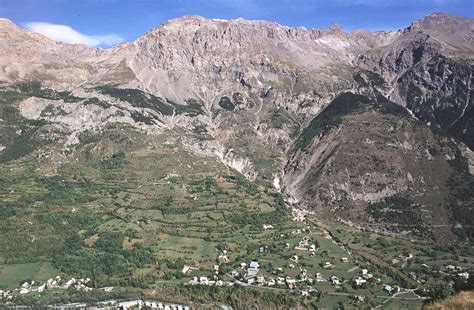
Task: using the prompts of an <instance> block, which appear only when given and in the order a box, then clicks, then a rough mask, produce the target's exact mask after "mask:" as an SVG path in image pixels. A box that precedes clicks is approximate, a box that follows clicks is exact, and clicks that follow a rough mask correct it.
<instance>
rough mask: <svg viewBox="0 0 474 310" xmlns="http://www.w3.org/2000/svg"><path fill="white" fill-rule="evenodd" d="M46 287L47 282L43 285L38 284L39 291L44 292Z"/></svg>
mask: <svg viewBox="0 0 474 310" xmlns="http://www.w3.org/2000/svg"><path fill="white" fill-rule="evenodd" d="M45 288H46V283H45V284H43V285H41V286H38V293H42V292H43V291H44V289H45Z"/></svg>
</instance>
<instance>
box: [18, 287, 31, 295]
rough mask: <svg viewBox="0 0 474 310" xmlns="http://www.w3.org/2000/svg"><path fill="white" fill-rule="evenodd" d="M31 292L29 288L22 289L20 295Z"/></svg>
mask: <svg viewBox="0 0 474 310" xmlns="http://www.w3.org/2000/svg"><path fill="white" fill-rule="evenodd" d="M29 292H30V289H29V288H26V287H22V288H21V289H20V294H28V293H29Z"/></svg>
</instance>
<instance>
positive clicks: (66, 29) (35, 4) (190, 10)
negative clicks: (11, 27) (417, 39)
mask: <svg viewBox="0 0 474 310" xmlns="http://www.w3.org/2000/svg"><path fill="white" fill-rule="evenodd" d="M432 12H444V13H450V14H455V15H460V16H465V17H471V18H474V0H332V1H331V0H326V1H323V0H128V1H126V0H0V17H3V18H8V19H10V20H12V21H13V22H14V23H16V24H17V25H19V26H21V27H23V28H26V29H30V30H32V31H36V32H40V33H42V34H44V35H46V36H48V37H50V38H52V39H55V40H58V41H63V42H66V43H82V44H87V45H89V46H98V47H109V46H113V45H116V44H118V43H119V42H121V41H133V40H135V39H136V38H138V37H139V36H140V35H142V34H143V33H145V32H146V31H148V30H150V29H152V28H154V27H156V26H158V25H159V24H161V23H163V22H165V21H167V20H169V19H173V18H178V17H181V16H184V15H201V16H204V17H207V18H221V19H234V18H238V17H243V18H246V19H263V20H268V21H275V22H278V23H280V24H282V25H286V26H291V27H299V26H304V27H306V28H327V27H329V26H330V25H331V24H332V23H338V24H339V25H341V26H342V27H343V28H344V29H346V30H349V31H352V30H355V29H360V28H365V29H368V30H397V29H400V28H404V27H407V26H409V25H410V23H411V22H412V21H414V20H417V19H420V18H422V17H423V16H426V15H428V14H429V13H432Z"/></svg>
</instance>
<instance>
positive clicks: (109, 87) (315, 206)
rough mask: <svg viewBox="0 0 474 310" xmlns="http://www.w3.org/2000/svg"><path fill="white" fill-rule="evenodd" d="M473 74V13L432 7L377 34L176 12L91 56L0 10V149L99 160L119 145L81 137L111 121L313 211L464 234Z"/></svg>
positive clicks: (395, 230)
mask: <svg viewBox="0 0 474 310" xmlns="http://www.w3.org/2000/svg"><path fill="white" fill-rule="evenodd" d="M473 68H474V21H473V20H472V19H469V18H463V17H457V16H451V15H446V14H442V13H433V14H431V15H429V16H426V17H425V18H423V19H421V20H419V21H416V22H413V23H412V24H411V25H410V26H409V27H407V28H405V29H401V30H399V31H376V32H370V31H366V30H357V31H353V32H347V31H344V30H343V29H342V28H341V27H339V26H338V25H333V26H331V27H330V28H328V29H305V28H302V27H301V28H290V27H285V26H282V25H279V24H277V23H272V22H266V21H248V20H244V19H236V20H217V19H205V18H202V17H199V16H185V17H183V18H179V19H175V20H171V21H168V22H166V23H163V24H161V25H160V26H158V27H157V28H154V29H152V30H150V31H148V32H147V33H145V34H144V35H142V36H141V37H139V38H138V39H137V40H135V41H133V42H130V43H128V42H127V43H122V44H120V45H118V46H116V47H113V48H110V49H105V50H104V49H98V48H89V47H87V46H83V45H70V44H65V43H60V42H55V41H52V40H50V39H48V38H46V37H44V36H42V35H40V34H37V33H33V32H29V31H26V30H24V29H22V28H20V27H18V26H16V25H15V24H13V23H12V22H11V21H9V20H6V19H2V20H0V82H1V89H2V91H1V93H0V94H1V96H2V106H3V113H2V114H1V123H2V126H1V127H0V137H1V139H0V143H1V146H0V148H1V150H2V151H1V152H0V159H1V161H2V164H3V165H6V164H8V163H9V162H10V161H13V160H17V159H19V158H23V157H25V156H29V158H30V160H40V161H41V162H44V166H48V167H53V168H54V169H58V168H60V167H61V165H62V164H63V163H65V162H71V161H74V160H79V159H78V158H80V157H81V156H80V155H78V154H80V153H81V152H82V151H81V150H82V149H83V148H84V147H85V145H86V144H87V143H89V144H91V143H92V144H94V145H95V146H94V147H92V149H94V150H96V152H95V153H94V154H93V155H91V156H95V157H97V158H99V159H103V158H107V157H110V156H112V155H113V154H115V153H116V152H118V151H119V148H120V147H121V146H119V145H118V144H115V143H105V142H104V141H103V139H105V138H97V140H94V141H92V142H91V141H88V142H85V138H84V136H86V135H96V136H97V135H100V136H101V137H104V136H106V135H107V132H108V131H112V130H113V128H116V127H117V126H119V127H126V128H128V129H130V130H132V131H133V132H135V134H136V135H137V137H139V138H137V139H142V138H140V137H142V136H143V137H146V136H150V135H151V136H160V135H161V136H168V135H169V136H170V137H172V138H170V139H172V140H173V141H176V143H178V144H180V145H181V146H182V148H183V151H184V152H189V153H192V154H197V155H199V156H204V157H209V160H216V161H218V162H221V163H224V164H225V165H226V166H228V167H230V168H231V169H235V170H236V171H238V173H240V174H242V175H243V176H245V178H247V179H248V180H249V181H251V182H255V183H256V184H258V185H259V186H261V187H262V188H265V187H274V188H276V189H277V190H278V191H281V192H282V194H283V195H284V196H285V197H286V199H287V201H288V202H289V203H291V204H294V205H295V206H298V207H299V208H304V209H308V210H311V211H314V212H315V214H317V215H318V217H321V218H324V219H332V220H335V219H336V220H338V221H342V222H344V223H347V224H350V225H355V226H358V227H362V228H365V229H370V230H374V231H379V232H384V233H388V234H395V235H409V236H412V237H414V236H417V237H421V238H428V239H434V240H441V241H443V242H450V241H470V240H471V239H472V237H473V233H474V230H473V228H472V225H473V223H472V219H473V218H474V216H473V207H474V175H473V174H474V153H473V150H474V140H473V139H474V138H473V137H474V108H473V106H474V99H473V97H474V96H473V91H474V83H473V82H474V77H473ZM13 115H15V116H14V117H13ZM13 118H17V119H19V121H16V122H15V121H14V120H12V119H13ZM22 120H25V121H22ZM18 141H23V143H27V144H28V146H27V147H25V148H26V150H23V149H22V150H20V151H18V150H17V149H18ZM157 160H159V159H157Z"/></svg>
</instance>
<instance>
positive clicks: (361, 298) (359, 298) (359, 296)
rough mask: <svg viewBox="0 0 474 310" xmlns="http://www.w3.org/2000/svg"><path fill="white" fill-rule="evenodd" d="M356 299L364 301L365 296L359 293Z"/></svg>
mask: <svg viewBox="0 0 474 310" xmlns="http://www.w3.org/2000/svg"><path fill="white" fill-rule="evenodd" d="M355 299H356V300H357V302H364V300H365V296H362V295H357V296H356V297H355Z"/></svg>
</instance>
